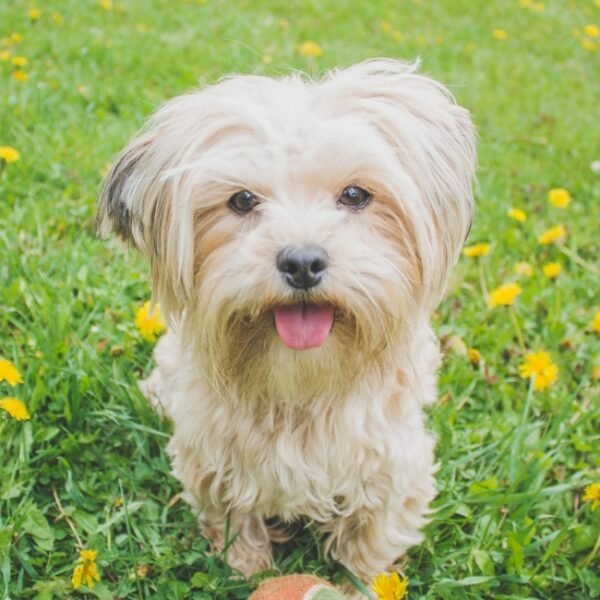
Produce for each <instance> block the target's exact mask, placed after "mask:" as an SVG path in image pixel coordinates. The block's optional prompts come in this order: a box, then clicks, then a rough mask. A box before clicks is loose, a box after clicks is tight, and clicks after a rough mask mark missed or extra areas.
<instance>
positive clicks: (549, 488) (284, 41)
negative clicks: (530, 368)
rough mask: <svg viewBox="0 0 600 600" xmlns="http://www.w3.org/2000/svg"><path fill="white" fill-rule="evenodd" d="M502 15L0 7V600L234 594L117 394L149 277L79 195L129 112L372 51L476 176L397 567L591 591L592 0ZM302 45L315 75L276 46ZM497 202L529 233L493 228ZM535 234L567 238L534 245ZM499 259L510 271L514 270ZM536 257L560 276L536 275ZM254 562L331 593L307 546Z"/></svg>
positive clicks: (448, 590)
mask: <svg viewBox="0 0 600 600" xmlns="http://www.w3.org/2000/svg"><path fill="white" fill-rule="evenodd" d="M527 4H528V3H527V2H518V1H517V0H514V1H513V0H495V1H491V2H484V1H483V0H481V1H477V0H438V1H433V0H432V1H426V0H421V1H417V0H413V1H412V2H411V1H408V0H405V1H402V2H394V3H392V2H384V1H383V0H371V1H370V2H349V1H348V0H345V1H341V2H334V1H333V0H311V1H308V0H307V1H302V0H296V1H293V2H284V1H283V0H269V1H265V2H258V1H250V0H245V1H241V2H233V1H226V0H220V1H218V0H206V1H205V2H200V1H198V2H191V1H188V2H183V1H167V0H123V1H117V0H115V1H114V2H113V4H112V5H111V3H110V2H102V3H97V2H95V1H94V0H84V1H81V0H54V1H50V2H39V3H38V4H37V5H36V4H34V3H33V0H31V1H29V0H28V1H24V0H8V1H6V0H5V1H3V2H1V3H0V38H5V40H4V41H3V42H2V46H1V47H0V59H1V60H0V147H4V146H9V147H12V148H14V149H16V150H17V151H18V152H19V153H20V158H19V159H18V160H16V161H14V162H10V163H7V162H6V161H4V162H2V161H0V163H1V164H0V256H1V261H0V310H1V312H0V358H4V359H7V360H10V361H11V362H12V363H14V364H15V365H16V367H17V368H18V370H19V371H20V372H21V373H22V375H23V383H21V384H18V385H16V386H15V387H11V386H10V385H9V384H8V383H7V382H0V397H12V396H14V397H17V398H19V399H21V400H23V401H24V402H25V403H26V404H27V407H28V410H29V412H30V413H31V419H30V420H28V421H17V420H15V419H12V418H11V417H10V416H9V415H8V413H7V412H6V411H0V413H1V414H0V447H1V453H0V593H2V594H3V597H4V598H39V599H50V598H53V597H54V598H69V597H75V596H80V597H84V596H85V597H90V598H91V597H98V598H156V599H159V598H166V599H169V600H170V599H176V598H206V599H234V598H246V597H247V596H248V594H249V592H250V591H251V590H252V589H253V588H254V587H256V583H257V581H258V579H259V578H257V579H255V580H252V581H245V580H243V579H240V578H239V577H236V576H235V574H232V573H231V571H230V570H229V569H228V567H227V566H226V565H225V564H224V563H223V561H222V560H221V558H220V557H218V556H207V555H206V549H207V544H206V542H205V541H204V540H203V539H202V538H201V537H200V535H199V534H198V533H197V532H196V529H195V518H194V516H193V515H192V513H191V512H190V510H189V508H188V507H187V505H185V503H184V502H182V501H177V494H178V493H179V492H180V488H179V485H178V483H177V481H175V480H174V479H173V478H172V477H171V476H170V474H169V464H168V459H167V457H166V455H165V445H166V441H167V439H168V433H169V426H168V424H166V423H163V422H161V421H160V420H159V418H158V417H157V416H156V415H154V414H153V412H152V411H151V410H150V408H149V407H148V406H147V405H146V402H145V400H144V399H143V398H142V396H141V394H140V393H139V391H138V389H137V386H136V381H137V379H138V378H139V377H140V376H141V375H142V374H144V373H147V372H148V371H149V369H150V368H151V351H152V344H151V343H148V342H145V341H144V340H143V339H142V338H141V337H140V335H139V333H138V331H137V330H136V327H135V324H134V316H135V311H136V310H137V308H138V307H139V306H140V305H141V304H142V303H143V302H144V301H145V300H146V299H147V298H148V296H149V282H148V268H147V266H146V265H145V264H144V263H143V262H142V261H141V260H140V259H139V258H138V257H137V256H135V255H133V254H132V253H127V252H126V251H123V249H122V248H121V247H120V246H119V245H118V244H117V243H115V242H112V241H111V242H108V243H106V242H102V241H100V240H98V239H96V237H95V235H94V231H93V222H94V214H95V198H96V195H97V193H98V188H99V184H100V181H101V177H102V173H104V172H105V171H106V168H107V164H108V163H110V162H111V161H112V160H114V158H115V156H116V153H117V152H118V150H119V149H120V148H122V147H123V146H124V144H125V143H126V142H127V141H128V139H129V138H130V137H131V136H132V135H133V134H134V133H135V132H136V130H137V129H138V128H139V127H140V126H141V125H142V124H143V122H144V121H145V119H146V118H147V116H148V115H149V114H150V113H151V112H152V111H153V110H154V109H155V108H156V107H157V106H158V105H159V104H160V103H162V102H163V101H165V100H166V99H168V98H170V97H172V96H174V95H177V94H179V93H182V92H184V91H187V90H189V89H191V88H193V87H195V86H196V85H197V84H198V82H200V83H205V82H210V81H215V80H216V79H218V78H219V77H220V76H222V75H224V74H227V73H232V72H242V73H264V74H269V75H279V74H285V73H288V72H289V71H290V70H291V69H302V70H305V71H307V72H309V73H313V74H317V73H320V72H322V71H324V70H325V69H327V68H330V67H333V66H338V65H348V64H350V63H353V62H356V61H359V60H362V59H364V58H367V57H374V56H391V57H399V58H406V59H413V58H415V57H417V56H421V57H422V60H423V67H422V68H423V70H424V71H425V72H426V73H429V74H431V75H433V76H434V77H436V78H439V79H441V80H442V81H443V82H445V83H447V84H448V85H449V86H450V87H451V89H452V90H453V92H454V93H455V95H456V97H457V99H458V101H459V102H460V103H461V104H463V105H465V106H467V107H468V108H469V109H470V110H471V111H472V113H473V116H474V120H475V122H476V124H477V127H478V132H479V157H480V159H479V163H480V168H479V174H478V185H477V200H478V212H477V215H476V219H475V224H474V227H473V230H472V232H471V236H470V241H469V244H474V243H476V242H485V243H489V244H490V245H491V251H490V253H489V254H488V255H487V256H485V257H483V258H468V257H463V258H462V259H461V262H460V264H459V266H458V267H457V269H456V271H455V276H454V278H453V281H452V284H451V286H450V290H449V294H448V297H447V299H446V300H445V301H444V303H443V305H442V306H441V308H440V310H439V313H438V314H437V315H436V318H435V326H436V329H437V331H438V333H439V335H440V336H441V337H442V339H443V342H444V348H445V349H446V353H445V361H444V364H443V368H442V371H441V375H440V396H441V401H440V402H439V403H438V404H437V405H436V406H435V407H434V408H433V409H432V410H431V414H430V419H429V422H430V427H431V429H432V430H433V431H434V432H435V433H436V435H437V437H438V439H439V443H438V449H437V455H438V460H439V464H440V469H439V472H438V475H437V480H438V485H439V491H440V494H439V497H438V498H437V500H436V502H435V507H436V510H437V512H436V515H435V518H434V519H433V522H432V523H431V525H430V526H429V527H428V528H427V538H426V541H425V542H424V543H423V544H422V545H421V546H420V547H418V548H415V549H413V551H411V553H410V560H409V562H408V564H407V567H406V571H405V574H406V575H407V576H408V577H409V579H410V586H409V595H410V598H411V599H415V598H448V599H450V598H451V599H454V598H565V599H566V598H569V599H577V598H581V599H584V598H585V599H587V598H596V597H600V510H596V511H593V510H592V504H591V503H590V502H585V501H584V500H583V490H584V488H585V486H587V485H589V484H592V483H594V482H599V481H600V401H599V396H600V394H599V390H600V386H599V383H600V381H599V379H600V373H599V372H598V368H599V367H600V335H599V333H598V332H597V331H596V332H595V331H594V327H593V325H592V323H593V321H594V316H595V314H596V312H597V311H598V310H600V298H599V293H598V289H599V288H598V281H599V279H600V261H599V260H598V257H599V245H600V237H599V233H598V232H599V222H600V209H599V206H600V168H596V169H594V168H593V167H592V165H591V163H593V161H600V129H599V124H600V35H599V36H594V35H593V34H594V33H599V32H598V30H597V29H594V28H593V27H587V29H585V31H586V32H587V33H588V35H585V33H584V28H585V27H586V26H587V25H594V24H595V25H597V26H600V1H599V0H595V1H594V0H548V2H546V3H545V5H544V4H541V3H539V2H537V3H535V2H532V3H529V6H526V5H527ZM31 8H39V9H40V10H41V13H42V14H41V16H40V17H39V18H38V19H37V20H32V19H31V18H30V17H29V16H28V10H29V9H31ZM32 16H34V17H35V16H36V15H35V14H33V15H32ZM495 30H501V31H496V32H495V34H494V31H495ZM503 32H505V34H506V35H504V33H503ZM14 33H18V34H20V35H21V36H22V37H23V39H22V40H21V41H19V36H12V34H14ZM11 36H12V37H11ZM498 38H500V39H498ZM308 40H312V41H314V42H316V43H318V44H319V45H320V47H321V48H322V50H323V54H322V56H320V57H317V58H315V57H305V56H302V55H301V54H299V53H298V51H297V48H298V45H299V44H300V43H302V42H305V41H308ZM15 57H25V58H26V59H27V64H26V65H22V63H23V62H24V61H22V60H18V59H17V61H16V64H13V60H14V59H15ZM19 64H21V65H22V66H21V67H19ZM15 71H22V72H23V73H25V74H26V76H27V80H26V81H19V80H17V79H15V76H14V72H15ZM17 77H19V76H18V75H17ZM21 79H23V77H21ZM551 188H566V189H567V190H568V191H569V192H570V194H571V197H572V202H571V203H570V204H569V206H567V207H566V208H557V207H555V206H553V205H552V204H551V203H550V202H549V201H548V191H549V190H550V189H551ZM511 207H515V208H520V209H523V210H525V211H526V213H527V214H528V217H529V218H528V220H527V221H526V222H524V223H520V222H518V221H516V220H513V219H511V218H509V217H508V216H507V211H508V209H510V208H511ZM559 224H563V225H564V226H565V228H566V233H567V235H566V237H564V238H562V239H561V240H558V241H557V242H555V243H552V244H549V245H542V244H540V243H539V242H538V239H537V237H538V235H540V234H541V233H542V232H543V231H544V230H546V229H548V228H550V227H552V226H555V225H559ZM521 261H526V262H528V263H530V265H531V267H532V269H533V274H532V275H531V276H529V277H527V276H523V275H520V276H519V275H517V274H515V273H514V271H513V267H514V265H515V263H517V262H521ZM548 262H557V263H559V264H560V265H561V266H562V272H561V273H560V275H559V276H558V277H557V278H556V279H555V280H553V281H551V280H549V279H548V278H547V277H546V276H545V275H544V273H543V271H542V266H543V265H544V264H546V263H548ZM511 281H517V282H518V283H519V284H520V285H521V287H522V290H523V291H522V294H521V295H519V296H518V298H517V299H516V300H515V302H514V305H513V306H512V307H510V308H506V307H497V308H490V307H489V306H488V304H487V302H486V298H485V292H484V291H483V290H485V289H486V286H487V289H488V290H489V291H491V290H493V289H494V288H496V287H498V286H499V285H500V284H502V283H506V282H511ZM599 319H600V317H599ZM596 328H597V329H600V323H597V326H596ZM520 338H521V339H520ZM467 348H476V349H477V350H478V351H479V352H480V353H481V356H482V361H481V362H480V363H479V364H477V365H473V364H471V363H470V362H469V359H468V356H467V355H466V350H467ZM539 350H546V351H548V352H549V354H550V355H551V357H552V360H553V362H554V363H555V364H556V365H557V366H558V368H559V372H558V377H557V378H556V381H555V382H554V383H553V384H552V385H551V386H549V387H548V388H547V389H545V390H538V391H534V390H533V389H532V387H531V386H530V385H529V382H528V381H527V380H526V379H523V378H522V377H520V375H519V366H520V365H521V364H522V363H523V361H524V359H525V354H526V353H528V352H530V351H539ZM594 369H596V371H595V373H596V375H595V380H594ZM78 544H82V545H83V546H85V547H87V548H89V549H94V550H96V551H97V552H98V556H97V564H98V570H99V574H100V578H101V579H100V582H99V583H97V584H96V585H95V586H94V587H93V589H92V590H88V589H87V588H85V587H82V588H80V589H79V590H77V591H74V590H73V588H72V584H71V575H72V572H73V569H74V567H75V564H76V560H77V557H78V548H79V547H80V546H78ZM277 567H278V569H279V570H280V571H281V572H284V573H288V572H289V573H291V572H298V571H304V572H314V573H317V574H320V575H322V576H324V577H327V578H331V579H333V580H335V581H340V580H342V579H344V578H345V577H346V575H345V574H344V572H343V570H342V569H341V568H340V567H339V566H337V565H335V564H333V563H331V562H329V561H328V560H327V559H326V558H325V557H323V556H322V555H321V553H320V549H319V545H318V543H317V540H316V539H315V538H314V535H313V533H312V531H311V530H310V529H306V530H300V531H299V534H298V535H297V536H296V537H295V538H294V540H293V541H292V542H290V543H289V544H287V545H286V546H285V547H283V548H281V549H280V550H279V551H278V554H277Z"/></svg>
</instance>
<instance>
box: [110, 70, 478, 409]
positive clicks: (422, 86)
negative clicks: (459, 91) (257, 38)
mask: <svg viewBox="0 0 600 600" xmlns="http://www.w3.org/2000/svg"><path fill="white" fill-rule="evenodd" d="M474 163H475V153H474V134H473V129H472V125H471V122H470V119H469V116H468V113H467V111H465V110H464V109H462V108H460V107H458V106H456V105H455V104H454V103H453V101H452V100H451V98H450V96H449V95H448V94H447V92H446V91H445V90H444V88H443V87H442V86H440V85H439V84H437V83H435V82H434V81H432V80H430V79H428V78H425V77H422V76H419V75H416V74H415V73H414V67H412V66H409V65H406V64H404V63H399V62H396V61H370V62H366V63H362V64H359V65H357V66H355V67H351V68H349V69H346V70H342V71H338V72H332V73H331V74H329V75H328V76H327V77H326V78H325V79H323V80H322V81H319V82H313V81H307V80H305V79H302V78H301V77H298V76H293V77H290V78H286V79H281V80H273V79H268V78H264V77H235V78H231V79H228V80H225V81H223V82H221V83H219V84H217V85H214V86H212V87H208V88H205V89H204V90H201V91H199V92H196V93H193V94H189V95H185V96H182V97H179V98H176V99H174V100H172V101H171V102H169V103H168V104H166V105H165V106H164V107H163V108H162V109H160V110H159V111H158V113H157V114H156V115H155V116H154V117H153V119H152V120H151V122H150V125H149V127H148V129H147V130H146V132H145V133H143V134H142V135H141V136H140V137H138V139H136V140H135V141H134V142H133V143H132V144H131V146H130V147H129V148H127V149H126V150H125V151H124V153H123V154H122V156H121V157H120V159H119V160H118V161H117V162H116V164H115V165H114V167H113V168H112V171H111V173H110V174H109V175H108V177H107V180H106V182H105V186H104V190H103V193H102V197H101V200H100V207H99V225H100V230H101V231H102V232H107V231H109V230H112V231H114V232H116V233H117V234H118V235H119V236H120V237H122V238H124V239H126V240H128V241H131V242H132V243H133V244H134V245H135V246H137V247H138V248H140V249H141V250H142V251H143V252H144V253H145V254H147V255H148V256H149V257H150V259H151V262H152V272H153V284H154V293H155V297H156V299H157V300H158V301H159V302H160V303H161V305H162V307H163V309H164V310H165V312H166V314H167V316H168V317H169V318H170V319H171V321H172V322H176V321H179V322H180V324H181V326H182V333H183V335H184V336H185V337H186V338H188V340H190V341H191V342H193V347H194V348H195V350H196V352H198V356H199V362H200V363H201V364H202V365H203V368H204V369H205V372H206V374H207V376H208V377H210V379H211V381H212V383H213V384H214V385H215V386H221V387H224V388H231V387H232V386H233V387H235V394H236V395H237V396H238V397H244V396H246V397H251V396H252V397H254V398H261V397H263V398H279V399H280V400H281V401H285V400H286V399H288V397H289V400H290V401H294V400H297V399H298V396H299V395H301V396H306V397H312V396H314V395H315V394H318V393H323V392H324V391H325V392H327V391H330V392H342V391H343V390H347V389H348V386H349V385H352V382H353V381H354V380H355V379H356V377H357V376H361V375H362V374H363V373H364V372H365V369H375V370H377V369H379V370H381V369H385V368H387V367H386V366H385V365H387V362H386V361H387V360H388V358H389V354H390V352H393V350H394V348H395V347H396V345H397V343H398V342H399V340H400V339H401V337H402V333H403V331H406V330H407V328H409V327H410V325H411V322H413V320H415V319H418V318H419V317H421V316H422V315H423V314H425V315H427V314H428V313H429V312H430V311H431V310H432V309H433V308H434V307H435V306H436V305H437V303H438V302H439V299H440V297H441V294H442V293H443V290H444V287H445V284H446V280H447V275H448V271H449V269H450V267H451V266H452V265H453V263H454V262H455V260H456V258H457V255H458V253H459V251H460V248H461V246H462V243H463V241H464V239H465V236H466V234H467V231H468V228H469V225H470V221H471V213H472V205H473V202H472V194H471V179H472V176H473V172H474Z"/></svg>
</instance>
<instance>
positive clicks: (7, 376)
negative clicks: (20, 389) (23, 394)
mask: <svg viewBox="0 0 600 600" xmlns="http://www.w3.org/2000/svg"><path fill="white" fill-rule="evenodd" d="M0 381H6V382H7V383H8V385H10V386H12V387H15V385H17V384H19V383H23V377H22V376H21V373H19V370H18V369H17V367H15V365H13V364H12V363H11V362H10V361H9V360H6V359H5V358H0Z"/></svg>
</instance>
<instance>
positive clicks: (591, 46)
mask: <svg viewBox="0 0 600 600" xmlns="http://www.w3.org/2000/svg"><path fill="white" fill-rule="evenodd" d="M579 43H580V44H581V47H582V48H583V49H584V50H587V51H588V52H594V50H596V49H597V48H598V45H597V44H596V43H595V42H592V40H590V39H589V38H582V39H581V40H579Z"/></svg>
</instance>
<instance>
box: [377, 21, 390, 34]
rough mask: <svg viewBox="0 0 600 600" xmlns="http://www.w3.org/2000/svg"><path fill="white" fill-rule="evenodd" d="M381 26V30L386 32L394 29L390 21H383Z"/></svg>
mask: <svg viewBox="0 0 600 600" xmlns="http://www.w3.org/2000/svg"><path fill="white" fill-rule="evenodd" d="M379 27H381V31H383V32H384V33H390V32H391V31H392V29H393V27H392V24H391V23H390V22H389V21H381V23H379Z"/></svg>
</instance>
